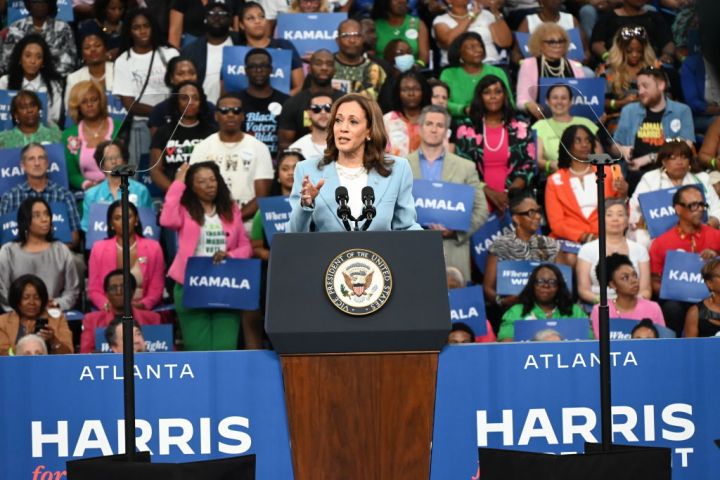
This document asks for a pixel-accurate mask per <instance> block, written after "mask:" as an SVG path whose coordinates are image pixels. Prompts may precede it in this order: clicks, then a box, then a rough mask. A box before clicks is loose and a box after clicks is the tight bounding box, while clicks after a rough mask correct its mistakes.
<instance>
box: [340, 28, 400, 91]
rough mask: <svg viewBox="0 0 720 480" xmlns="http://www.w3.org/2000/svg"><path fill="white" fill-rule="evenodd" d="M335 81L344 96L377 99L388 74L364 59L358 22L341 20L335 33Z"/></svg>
mask: <svg viewBox="0 0 720 480" xmlns="http://www.w3.org/2000/svg"><path fill="white" fill-rule="evenodd" d="M337 33H338V35H337V38H336V39H335V41H336V42H337V46H338V52H337V53H336V54H335V76H334V79H335V80H336V81H339V82H340V83H341V84H343V85H344V90H345V91H346V92H347V93H363V94H365V95H367V96H368V97H370V98H372V99H373V100H375V99H377V97H378V94H379V93H380V88H381V87H382V85H383V83H385V78H386V77H387V74H386V73H385V70H383V68H382V67H381V66H380V65H378V64H377V63H376V62H374V61H372V60H370V59H369V58H368V57H367V56H366V55H365V51H364V50H365V49H364V45H363V35H362V26H361V24H360V22H359V21H358V20H355V19H352V18H350V19H347V20H343V21H342V22H341V23H340V25H338V29H337Z"/></svg>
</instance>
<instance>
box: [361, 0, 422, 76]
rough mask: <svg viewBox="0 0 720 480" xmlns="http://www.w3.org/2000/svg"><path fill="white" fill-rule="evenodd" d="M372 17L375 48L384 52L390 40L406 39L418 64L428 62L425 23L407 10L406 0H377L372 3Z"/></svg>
mask: <svg viewBox="0 0 720 480" xmlns="http://www.w3.org/2000/svg"><path fill="white" fill-rule="evenodd" d="M371 16H372V18H373V19H374V20H375V29H376V31H377V44H376V47H375V49H376V50H377V51H378V52H384V51H385V46H387V44H388V43H390V41H392V40H394V39H398V38H402V39H403V40H406V41H407V42H408V44H409V45H410V49H411V50H412V56H413V59H414V61H415V62H417V63H418V65H420V66H422V67H425V66H427V65H429V63H430V36H429V35H428V30H427V27H426V26H425V23H424V22H423V21H422V20H420V18H419V17H416V16H413V15H411V12H409V11H408V1H407V0H377V1H375V3H374V4H373V10H372V15H371Z"/></svg>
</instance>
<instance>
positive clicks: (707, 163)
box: [698, 116, 720, 195]
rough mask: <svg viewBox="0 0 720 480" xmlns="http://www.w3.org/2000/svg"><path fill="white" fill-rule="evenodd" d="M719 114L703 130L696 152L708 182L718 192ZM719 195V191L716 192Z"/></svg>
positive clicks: (719, 175)
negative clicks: (703, 134) (703, 135)
mask: <svg viewBox="0 0 720 480" xmlns="http://www.w3.org/2000/svg"><path fill="white" fill-rule="evenodd" d="M718 157H720V116H719V117H716V118H715V120H714V121H713V123H711V124H710V127H709V128H708V129H707V132H705V137H704V138H703V144H702V147H700V151H699V152H698V162H699V163H700V165H701V166H702V168H704V169H707V170H708V171H709V173H708V175H709V176H710V182H711V183H712V184H713V186H714V187H715V191H716V192H720V171H718V170H719V169H720V162H718ZM718 195H720V193H718Z"/></svg>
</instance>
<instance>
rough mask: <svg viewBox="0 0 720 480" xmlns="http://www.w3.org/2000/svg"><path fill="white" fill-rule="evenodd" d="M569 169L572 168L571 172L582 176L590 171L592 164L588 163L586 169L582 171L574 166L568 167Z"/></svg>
mask: <svg viewBox="0 0 720 480" xmlns="http://www.w3.org/2000/svg"><path fill="white" fill-rule="evenodd" d="M568 170H570V173H572V174H573V175H577V176H578V177H582V176H583V175H585V174H586V173H588V172H589V171H590V165H588V166H587V167H585V170H583V171H581V172H578V171H577V170H575V169H574V168H572V167H568Z"/></svg>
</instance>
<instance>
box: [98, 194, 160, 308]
mask: <svg viewBox="0 0 720 480" xmlns="http://www.w3.org/2000/svg"><path fill="white" fill-rule="evenodd" d="M128 206H129V207H130V211H129V213H130V215H129V216H128V226H129V230H130V273H132V276H133V278H134V279H135V285H136V288H135V289H134V290H133V292H132V304H133V307H135V308H138V309H142V310H150V309H153V308H155V307H156V306H157V305H158V304H159V303H160V300H161V299H162V292H163V287H164V285H165V262H164V261H163V253H162V248H161V247H160V244H159V243H158V242H156V241H155V240H152V239H149V238H145V237H144V236H143V234H142V224H141V223H140V218H139V215H138V211H137V207H135V205H134V204H132V203H130V204H129V205H128ZM106 225H107V238H106V239H105V240H99V241H97V242H95V244H94V245H93V247H92V250H91V251H90V260H89V262H88V276H89V277H88V284H87V293H88V298H89V299H90V301H91V302H92V303H93V305H95V307H96V308H98V309H100V310H105V311H108V310H109V309H110V307H111V304H110V302H109V299H108V297H107V295H105V289H104V287H103V285H104V283H103V282H104V281H105V277H106V276H107V275H108V274H109V273H110V272H112V271H113V270H115V269H117V268H121V267H122V263H123V247H122V205H121V201H120V200H116V201H114V202H113V203H111V204H110V206H109V207H108V209H107V223H106Z"/></svg>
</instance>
